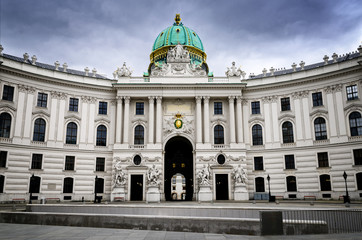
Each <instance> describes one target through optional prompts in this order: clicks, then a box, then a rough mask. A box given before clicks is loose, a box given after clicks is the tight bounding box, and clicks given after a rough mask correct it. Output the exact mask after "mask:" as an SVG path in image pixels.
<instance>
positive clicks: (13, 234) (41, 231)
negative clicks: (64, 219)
mask: <svg viewBox="0 0 362 240" xmlns="http://www.w3.org/2000/svg"><path fill="white" fill-rule="evenodd" d="M0 239H6V240H25V239H26V240H28V239H29V240H30V239H31V240H43V239H44V240H63V239H66V240H98V239H99V240H103V239H104V240H125V239H127V240H164V239H169V240H183V239H196V240H203V239H205V240H234V239H235V240H236V239H237V240H249V239H251V240H259V239H260V240H262V239H275V240H277V239H296V240H300V239H308V240H311V239H313V240H314V239H316V240H321V239H328V240H334V239H336V240H337V239H338V240H344V239H346V240H347V239H349V240H350V239H356V240H357V239H362V232H360V233H350V234H320V235H303V236H265V237H261V236H244V235H229V234H228V235H226V234H211V233H189V232H165V231H147V230H128V229H111V228H86V227H63V226H49V225H47V226H44V225H43V226H41V225H31V224H10V223H0Z"/></svg>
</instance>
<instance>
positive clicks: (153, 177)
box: [147, 164, 161, 185]
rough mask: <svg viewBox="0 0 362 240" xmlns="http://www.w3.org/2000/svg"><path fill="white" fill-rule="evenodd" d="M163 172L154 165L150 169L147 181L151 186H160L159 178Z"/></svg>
mask: <svg viewBox="0 0 362 240" xmlns="http://www.w3.org/2000/svg"><path fill="white" fill-rule="evenodd" d="M160 175H161V172H160V170H159V169H157V168H156V166H155V164H153V165H152V167H151V168H150V169H148V173H147V180H148V184H149V185H159V184H160V181H159V177H160Z"/></svg>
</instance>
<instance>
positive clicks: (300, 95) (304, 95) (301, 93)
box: [292, 91, 309, 99]
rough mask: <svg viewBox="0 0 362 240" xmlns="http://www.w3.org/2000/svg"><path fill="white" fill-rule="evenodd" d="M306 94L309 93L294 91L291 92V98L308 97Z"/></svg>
mask: <svg viewBox="0 0 362 240" xmlns="http://www.w3.org/2000/svg"><path fill="white" fill-rule="evenodd" d="M308 94H309V91H299V92H294V93H292V98H293V99H301V98H306V97H308Z"/></svg>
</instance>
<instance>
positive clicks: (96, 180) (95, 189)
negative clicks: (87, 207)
mask: <svg viewBox="0 0 362 240" xmlns="http://www.w3.org/2000/svg"><path fill="white" fill-rule="evenodd" d="M97 183H98V176H97V175H96V179H95V182H94V203H96V202H97Z"/></svg>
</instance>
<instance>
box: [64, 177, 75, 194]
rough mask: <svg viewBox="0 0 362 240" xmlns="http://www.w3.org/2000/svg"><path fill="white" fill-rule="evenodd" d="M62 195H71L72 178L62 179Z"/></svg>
mask: <svg viewBox="0 0 362 240" xmlns="http://www.w3.org/2000/svg"><path fill="white" fill-rule="evenodd" d="M63 193H73V178H71V177H66V178H64V185H63Z"/></svg>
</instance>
